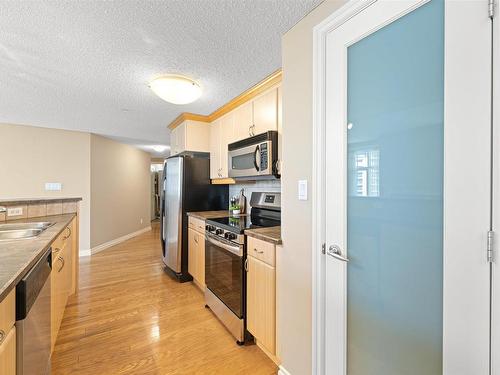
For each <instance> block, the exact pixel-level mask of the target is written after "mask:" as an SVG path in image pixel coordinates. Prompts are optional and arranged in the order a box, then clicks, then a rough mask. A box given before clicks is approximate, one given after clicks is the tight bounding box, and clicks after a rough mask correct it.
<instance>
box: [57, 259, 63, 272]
mask: <svg viewBox="0 0 500 375" xmlns="http://www.w3.org/2000/svg"><path fill="white" fill-rule="evenodd" d="M57 260H60V261H61V263H62V265H61V268H59V269H58V270H57V272H61V271H62V269H63V268H64V258H63V257H62V256H58V257H57Z"/></svg>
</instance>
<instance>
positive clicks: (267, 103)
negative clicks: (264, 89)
mask: <svg viewBox="0 0 500 375" xmlns="http://www.w3.org/2000/svg"><path fill="white" fill-rule="evenodd" d="M253 123H254V125H255V129H254V134H255V135H257V134H261V133H264V132H266V131H268V130H278V90H277V89H273V90H271V91H269V92H268V93H266V94H264V95H262V96H259V97H258V98H257V99H255V100H254V101H253Z"/></svg>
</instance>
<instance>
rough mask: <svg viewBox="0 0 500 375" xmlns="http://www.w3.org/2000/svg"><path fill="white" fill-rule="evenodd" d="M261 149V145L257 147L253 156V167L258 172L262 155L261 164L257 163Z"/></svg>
mask: <svg viewBox="0 0 500 375" xmlns="http://www.w3.org/2000/svg"><path fill="white" fill-rule="evenodd" d="M259 151H260V147H259V145H257V147H255V152H254V154H253V165H254V166H255V169H256V170H257V172H259V171H260V155H259V163H257V155H258V154H260V152H259Z"/></svg>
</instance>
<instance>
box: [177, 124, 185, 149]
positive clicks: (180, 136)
mask: <svg viewBox="0 0 500 375" xmlns="http://www.w3.org/2000/svg"><path fill="white" fill-rule="evenodd" d="M175 130H176V133H177V134H176V148H177V153H180V152H183V151H186V123H185V122H184V123H182V124H180V125H179V126H178V127H176V128H175Z"/></svg>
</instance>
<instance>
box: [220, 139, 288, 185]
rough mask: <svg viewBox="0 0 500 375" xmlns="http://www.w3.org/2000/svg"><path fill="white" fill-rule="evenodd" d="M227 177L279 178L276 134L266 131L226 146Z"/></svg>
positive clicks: (249, 178)
mask: <svg viewBox="0 0 500 375" xmlns="http://www.w3.org/2000/svg"><path fill="white" fill-rule="evenodd" d="M227 147H228V158H229V160H228V166H229V177H231V178H234V179H239V180H258V179H272V178H279V177H280V175H279V171H278V132H277V131H268V132H266V133H262V134H258V135H255V136H253V137H250V138H246V139H243V140H241V141H238V142H234V143H231V144H229V145H228V146H227Z"/></svg>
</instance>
